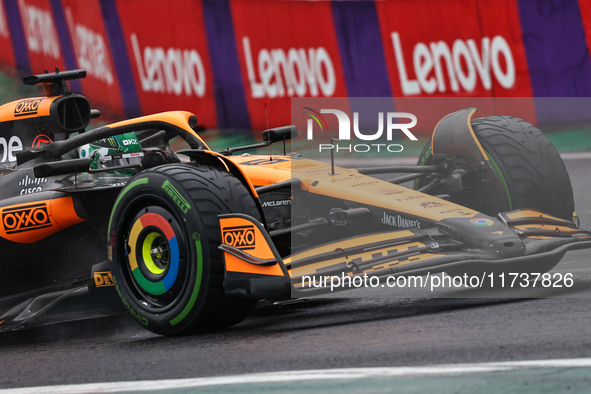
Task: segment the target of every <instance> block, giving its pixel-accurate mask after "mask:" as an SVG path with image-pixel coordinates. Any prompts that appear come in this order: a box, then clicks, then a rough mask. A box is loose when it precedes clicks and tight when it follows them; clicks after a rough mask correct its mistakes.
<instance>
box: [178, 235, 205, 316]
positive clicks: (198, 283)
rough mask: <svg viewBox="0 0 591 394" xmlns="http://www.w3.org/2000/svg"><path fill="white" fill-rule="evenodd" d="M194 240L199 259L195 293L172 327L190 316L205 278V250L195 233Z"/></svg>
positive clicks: (194, 287) (199, 237)
mask: <svg viewBox="0 0 591 394" xmlns="http://www.w3.org/2000/svg"><path fill="white" fill-rule="evenodd" d="M193 240H194V241H195V251H196V258H197V275H196V277H195V286H193V293H192V294H191V298H190V299H189V302H188V303H187V306H185V309H183V311H182V312H181V313H180V314H179V315H178V316H177V317H175V318H174V319H172V320H171V321H170V324H171V325H173V326H174V325H176V324H178V323H180V322H181V321H183V319H184V318H185V317H187V315H188V314H189V312H190V311H191V309H193V306H194V305H195V302H196V301H197V296H198V295H199V289H200V288H201V280H202V277H203V250H202V247H201V236H200V235H199V233H193Z"/></svg>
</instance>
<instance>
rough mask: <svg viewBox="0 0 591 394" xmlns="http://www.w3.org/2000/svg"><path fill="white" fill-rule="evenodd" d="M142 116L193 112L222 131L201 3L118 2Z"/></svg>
mask: <svg viewBox="0 0 591 394" xmlns="http://www.w3.org/2000/svg"><path fill="white" fill-rule="evenodd" d="M117 11H118V14H119V18H120V21H121V29H122V33H123V37H124V41H125V45H126V47H127V55H128V59H129V63H130V66H131V69H132V74H133V78H134V81H135V85H136V89H137V96H138V98H139V102H140V106H141V110H142V113H144V114H150V113H155V112H161V111H167V110H186V111H191V112H193V113H195V115H197V117H198V118H199V124H200V125H202V126H204V127H207V128H215V127H216V126H217V120H216V110H215V100H214V80H213V73H212V69H211V62H210V53H209V50H208V47H207V39H206V35H205V28H204V18H203V8H202V5H201V2H199V1H190V0H178V1H175V2H172V3H171V2H163V1H159V0H149V1H146V0H142V1H139V0H134V1H127V0H126V1H118V2H117Z"/></svg>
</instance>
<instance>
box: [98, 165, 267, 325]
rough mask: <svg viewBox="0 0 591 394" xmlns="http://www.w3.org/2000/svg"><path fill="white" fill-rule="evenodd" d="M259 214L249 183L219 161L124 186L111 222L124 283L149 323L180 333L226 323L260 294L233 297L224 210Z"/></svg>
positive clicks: (114, 263)
mask: <svg viewBox="0 0 591 394" xmlns="http://www.w3.org/2000/svg"><path fill="white" fill-rule="evenodd" d="M231 212H240V213H245V214H247V215H250V216H253V217H255V218H257V219H258V218H259V213H258V210H257V207H256V204H255V202H254V200H253V199H252V197H251V195H250V193H249V192H248V190H247V189H246V188H245V187H244V186H243V185H242V183H241V182H240V181H239V180H238V179H237V178H235V177H234V176H233V175H232V174H230V173H228V172H226V171H221V170H219V169H217V168H215V167H209V166H195V165H184V164H178V165H177V164H175V165H165V166H160V167H156V168H153V169H150V170H147V171H144V172H142V173H140V174H139V175H138V176H136V177H134V178H133V179H132V180H131V181H130V182H129V183H128V185H127V186H126V187H125V188H124V189H123V190H122V191H121V193H120V195H119V198H118V200H117V202H116V203H115V207H114V208H113V212H112V216H111V222H110V225H109V242H110V243H109V245H110V247H109V257H110V259H111V271H112V273H113V279H114V282H115V284H116V290H117V293H118V294H119V297H120V298H121V300H122V302H123V304H124V305H125V307H126V308H127V309H128V311H129V312H130V313H131V314H132V316H134V318H135V319H136V320H138V321H139V322H140V324H142V325H143V326H144V327H146V328H147V329H149V330H151V331H153V332H155V333H157V334H162V335H176V334H185V333H194V332H199V331H211V330H217V329H222V328H226V327H229V326H232V325H234V324H237V323H239V322H240V321H242V320H243V319H244V318H246V316H247V315H248V313H249V312H250V311H251V310H252V309H253V308H254V306H255V305H256V301H253V300H247V299H230V298H227V297H226V295H225V293H224V289H223V285H222V283H223V278H224V265H223V256H222V253H221V251H220V250H218V246H219V245H220V229H219V223H218V218H217V215H219V214H224V213H231Z"/></svg>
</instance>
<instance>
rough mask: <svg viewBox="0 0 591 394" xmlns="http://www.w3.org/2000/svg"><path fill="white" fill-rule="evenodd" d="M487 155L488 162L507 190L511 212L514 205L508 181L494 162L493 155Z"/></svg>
mask: <svg viewBox="0 0 591 394" xmlns="http://www.w3.org/2000/svg"><path fill="white" fill-rule="evenodd" d="M485 153H486V156H487V157H488V160H489V161H490V164H491V165H492V166H493V168H494V170H495V173H496V174H497V176H498V177H499V179H500V180H501V183H502V184H503V188H504V189H505V195H506V196H507V201H508V202H509V210H513V203H512V202H511V195H510V194H509V186H507V181H506V180H505V177H504V176H503V173H502V172H501V169H500V168H499V166H498V165H497V163H496V162H495V161H494V159H493V158H492V157H491V155H489V154H488V152H485Z"/></svg>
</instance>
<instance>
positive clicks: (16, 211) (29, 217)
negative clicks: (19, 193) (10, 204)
mask: <svg viewBox="0 0 591 394" xmlns="http://www.w3.org/2000/svg"><path fill="white" fill-rule="evenodd" d="M2 224H3V226H4V231H5V232H6V234H15V233H21V232H23V231H31V230H38V229H41V228H45V227H51V225H52V224H51V220H50V219H49V212H48V209H47V204H45V203H41V204H31V205H26V206H20V207H16V208H6V209H4V210H2Z"/></svg>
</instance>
